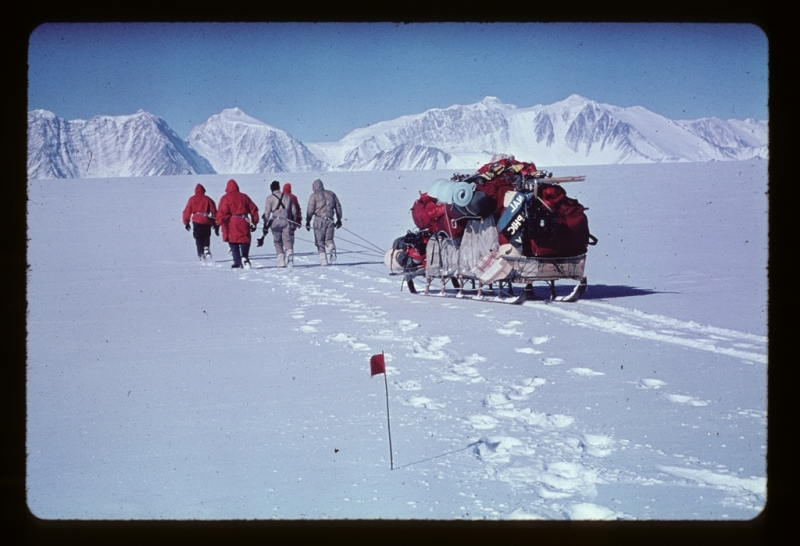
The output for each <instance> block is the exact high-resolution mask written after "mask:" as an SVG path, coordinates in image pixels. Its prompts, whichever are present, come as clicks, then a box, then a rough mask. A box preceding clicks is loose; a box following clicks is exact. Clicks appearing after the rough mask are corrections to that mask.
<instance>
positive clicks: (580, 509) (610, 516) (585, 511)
mask: <svg viewBox="0 0 800 546" xmlns="http://www.w3.org/2000/svg"><path fill="white" fill-rule="evenodd" d="M564 515H565V516H566V517H567V519H570V520H573V521H579V520H584V521H586V520H594V521H616V520H631V519H634V518H633V517H632V516H629V515H628V514H625V513H623V512H615V511H614V510H612V509H610V508H607V507H605V506H600V505H599V504H592V503H591V502H581V503H578V504H570V505H569V506H568V507H567V508H566V509H565V510H564Z"/></svg>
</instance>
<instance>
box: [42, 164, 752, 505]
mask: <svg viewBox="0 0 800 546" xmlns="http://www.w3.org/2000/svg"><path fill="white" fill-rule="evenodd" d="M747 165H749V164H739V165H736V164H725V165H720V164H717V165H700V166H698V165H694V166H693V168H694V169H695V170H698V169H699V170H700V173H701V177H703V178H706V179H709V180H711V181H712V182H713V181H715V180H721V179H730V178H731V176H732V173H735V172H737V171H738V169H747V168H750V169H755V170H754V171H752V172H751V174H750V178H751V179H755V180H758V176H765V173H763V172H761V171H758V170H757V169H756V168H755V167H748V166H747ZM668 167H669V169H667V168H666V167H665V166H659V165H655V166H648V168H649V170H647V169H643V170H639V169H642V168H640V167H637V168H636V169H633V170H632V169H631V168H630V167H626V168H622V167H606V168H596V173H597V176H596V178H599V179H600V180H628V178H626V176H627V175H628V174H630V173H631V172H635V173H637V174H638V173H650V178H649V179H641V180H639V179H637V180H636V185H637V187H638V189H639V193H638V194H636V198H637V199H638V200H644V201H646V202H651V201H654V200H655V199H656V198H658V197H660V193H661V192H662V191H665V190H664V187H663V185H658V184H655V183H654V182H652V183H649V182H648V180H650V181H652V180H656V181H660V180H665V179H666V180H669V177H670V176H672V174H673V173H674V169H675V166H668ZM545 168H546V167H545ZM687 172H690V171H687ZM759 173H760V174H759ZM559 174H560V173H559ZM379 176H380V177H379V178H376V175H375V174H374V173H340V174H338V175H337V176H334V174H330V175H326V176H323V177H322V178H323V180H324V181H325V184H326V188H329V189H333V190H334V191H335V192H336V193H337V194H338V195H339V197H340V199H341V200H342V203H343V207H344V216H345V224H344V227H345V228H347V229H349V230H350V231H349V232H348V231H345V230H338V231H337V241H338V246H339V261H338V263H337V265H336V266H333V267H326V268H321V267H319V265H318V261H317V257H316V253H315V251H314V249H313V246H312V244H311V243H310V239H311V234H309V233H308V232H306V231H305V230H299V231H298V232H297V237H298V241H297V244H296V253H297V254H296V259H295V267H294V268H293V269H292V270H288V269H277V268H276V267H275V263H276V262H275V253H274V249H273V248H272V246H271V236H268V237H267V239H266V241H265V246H264V247H262V248H260V249H258V248H256V247H255V245H254V247H253V249H252V252H251V261H252V264H253V268H252V269H251V270H244V271H241V270H240V271H233V270H231V269H230V267H229V266H230V259H229V257H228V256H227V254H226V252H225V250H226V249H225V248H224V247H223V245H222V244H221V242H220V239H219V238H216V237H212V248H211V250H212V252H213V254H214V258H213V260H212V262H210V263H207V264H205V265H201V264H198V262H197V260H196V257H195V255H194V245H193V240H192V239H191V235H189V234H188V233H186V232H185V231H184V230H183V228H182V226H181V225H180V220H179V215H180V212H181V210H182V208H183V205H184V204H185V200H186V199H188V197H189V196H190V195H191V193H192V190H193V188H194V184H196V183H197V181H202V183H203V184H204V185H206V188H207V190H208V194H209V195H210V196H211V197H213V198H214V199H215V200H217V201H218V197H219V196H218V195H217V194H218V193H219V188H221V187H223V186H224V183H225V181H226V180H227V178H224V177H197V176H195V177H191V176H187V177H176V178H174V179H173V178H162V179H157V178H143V179H133V180H97V179H95V180H75V181H32V182H31V184H30V187H29V196H30V199H31V202H30V204H29V207H30V212H31V214H35V215H36V217H45V218H47V217H53V216H58V217H59V218H62V221H63V225H66V226H69V229H65V230H57V231H56V230H50V229H48V226H47V223H46V222H44V223H42V222H32V223H30V226H31V227H30V230H29V237H31V244H30V247H29V255H28V261H29V263H30V264H31V270H30V276H29V302H30V303H29V305H30V311H29V317H28V329H29V339H28V352H29V357H28V358H29V359H28V445H27V451H28V453H29V458H28V476H27V484H26V485H27V488H28V503H29V506H30V508H31V510H32V511H33V513H34V514H35V515H37V516H39V517H42V518H46V519H65V518H69V519H71V518H77V519H98V518H110V519H129V518H145V519H175V518H177V519H193V518H199V519H220V518H221V519H239V518H244V519H251V518H255V519H269V518H279V519H304V518H308V519H325V518H337V519H339V518H367V519H375V518H404V519H406V518H410V519H428V518H432V519H749V518H752V517H755V516H757V515H758V513H759V511H760V510H761V509H762V508H763V506H764V503H765V501H766V464H765V455H766V369H767V368H766V356H765V355H766V340H767V338H766V326H765V322H763V321H764V320H765V319H764V315H763V314H761V313H760V309H761V308H762V307H763V306H764V305H765V301H762V300H761V298H762V297H764V295H765V293H766V291H765V279H759V278H758V277H757V276H755V275H745V278H740V276H739V274H738V273H742V274H745V273H747V272H748V269H747V268H752V271H758V270H759V268H758V267H757V266H758V264H755V265H752V264H747V263H745V261H744V260H742V253H745V252H749V250H748V248H747V247H746V245H753V246H755V247H756V248H761V246H760V245H765V244H766V234H765V231H762V227H761V224H757V225H755V226H749V227H746V226H741V225H740V226H737V227H735V229H734V228H731V229H733V230H734V233H733V235H731V232H730V231H728V232H727V235H726V236H731V237H734V236H739V235H741V236H746V237H747V238H748V239H747V240H748V241H750V242H749V243H747V244H744V243H741V244H739V243H736V244H734V243H730V244H728V243H724V244H723V243H722V242H721V241H722V239H720V238H717V239H713V238H712V240H710V241H706V242H703V241H699V242H694V243H692V245H688V244H687V243H686V239H685V237H686V235H687V234H689V233H696V232H697V230H698V228H699V227H704V226H706V224H708V225H710V226H715V225H717V224H718V223H721V222H725V221H726V220H725V219H726V218H727V216H728V215H729V214H730V212H731V211H730V210H729V209H728V208H726V209H714V210H708V211H706V212H707V213H708V216H707V217H703V218H700V217H696V218H695V220H694V224H693V225H684V224H681V223H680V222H679V223H678V224H679V229H677V232H676V235H675V236H676V237H678V238H681V239H682V241H681V242H680V245H682V247H683V248H684V252H685V253H686V255H680V256H673V255H672V254H669V255H667V254H659V253H655V252H652V241H653V240H660V241H661V243H662V244H663V246H664V247H665V248H666V250H671V247H670V245H673V244H675V243H672V242H671V241H669V240H667V239H666V238H665V235H664V222H671V221H672V219H674V218H676V217H678V216H680V215H682V214H683V213H682V212H681V210H680V207H681V204H680V202H679V201H677V200H673V201H667V200H662V203H663V206H664V207H665V210H663V211H662V212H661V213H660V215H651V216H650V217H649V219H648V221H649V222H652V223H653V225H652V226H650V227H649V228H647V229H648V230H649V232H650V234H651V235H652V237H651V238H650V239H648V238H647V237H644V236H643V234H642V233H640V232H639V231H636V230H633V231H632V232H630V233H629V232H625V233H624V234H620V233H619V229H620V228H619V226H617V225H616V224H618V223H619V224H625V221H626V219H625V218H624V217H619V216H616V217H614V214H616V215H620V214H623V212H624V211H623V209H624V208H625V207H623V206H621V205H614V206H612V205H610V204H608V203H606V204H603V203H602V202H601V203H597V201H602V200H601V198H600V195H601V193H600V190H599V189H598V188H596V187H595V186H593V185H590V183H589V182H587V183H585V185H584V186H580V189H579V187H578V186H570V187H568V188H567V190H568V192H569V193H570V195H575V196H577V197H578V199H579V200H581V202H582V203H584V204H586V205H587V206H590V211H589V220H590V227H591V228H592V232H593V233H594V234H595V235H597V236H598V238H599V239H600V244H599V245H598V246H597V247H595V248H592V249H590V252H589V259H588V260H587V275H588V277H589V290H588V291H587V293H586V295H585V296H584V298H583V299H581V300H580V301H579V302H577V303H574V304H550V303H546V302H544V301H528V302H525V303H524V304H523V305H519V306H507V305H498V304H492V303H481V302H472V301H459V300H454V299H436V298H430V297H420V296H414V295H412V294H409V293H408V291H407V290H402V291H401V282H400V279H399V278H397V277H390V276H388V275H387V272H386V271H385V266H384V265H383V261H382V255H381V253H380V252H378V251H377V250H376V249H374V248H370V243H375V244H377V246H378V247H387V246H388V245H389V244H390V243H391V241H392V240H393V239H394V238H395V237H397V236H400V235H402V234H404V233H405V231H406V230H407V229H411V228H412V226H413V224H412V223H411V221H410V214H409V213H408V209H409V208H410V206H411V203H412V202H413V199H414V197H415V195H417V192H418V191H419V190H424V189H425V188H427V187H428V186H429V185H430V180H434V179H436V178H437V175H436V174H435V173H434V174H432V173H381V174H380V175H379ZM661 177H663V178H661ZM223 178H224V179H223ZM314 178H316V175H313V174H311V175H291V176H285V177H284V176H282V177H281V178H280V180H281V181H288V182H291V183H292V185H293V189H294V190H295V193H297V194H298V195H299V196H300V201H301V205H305V203H304V200H305V199H307V195H308V194H307V191H308V190H307V188H306V186H309V187H310V182H311V181H312V180H313V179H314ZM236 179H237V181H239V182H240V186H241V187H242V189H243V191H245V192H246V193H249V194H250V195H251V197H253V199H254V200H255V201H256V203H257V204H258V205H259V208H261V206H263V199H264V197H265V196H266V187H267V186H268V184H269V181H270V180H271V178H264V179H263V180H261V179H259V178H257V177H255V176H251V177H249V178H248V177H236ZM587 180H589V179H588V178H587ZM592 184H594V183H593V182H592ZM654 186H655V187H654ZM573 188H574V189H573ZM704 188H705V189H704V191H705V192H706V193H705V194H704V199H706V200H708V199H712V200H713V199H716V198H717V196H718V195H719V186H716V185H714V184H708V185H707V186H705V187H704ZM737 188H739V193H736V194H735V195H733V196H730V195H728V194H727V193H725V194H724V198H725V199H727V200H728V202H729V206H730V207H733V206H735V207H737V208H736V211H739V212H740V214H739V216H740V217H741V216H742V214H744V213H746V212H747V211H749V210H750V207H753V206H756V207H757V206H758V203H757V202H754V200H753V192H750V191H749V188H748V187H747V186H737ZM696 191H700V190H696ZM621 193H622V194H625V192H621ZM755 193H756V194H757V193H758V192H755ZM602 195H604V197H603V198H604V199H609V198H608V196H607V195H606V194H602ZM617 198H621V197H619V196H617ZM701 201H703V199H699V200H698V199H694V202H698V203H699V202H701ZM132 203H135V204H136V205H135V206H133V205H132ZM606 205H607V206H606ZM670 207H672V208H670ZM304 208H305V207H304ZM609 208H611V209H613V213H614V214H609V216H606V214H607V213H606V211H607V210H608V209H609ZM86 210H96V211H102V213H98V215H91V214H89V215H87V214H86V213H85V211H86ZM715 214H716V215H715ZM99 215H102V218H104V219H105V218H108V219H110V220H109V221H108V223H107V226H106V227H107V230H106V231H100V232H98V225H106V224H100V219H99ZM691 218H692V216H691V215H686V216H685V217H683V219H682V221H688V220H689V219H691ZM595 219H597V220H595ZM701 220H702V221H701ZM636 221H640V220H638V217H632V218H631V223H635V222H636ZM640 227H641V226H640ZM642 229H643V228H642ZM714 229H715V228H713V227H711V228H708V229H705V230H704V231H703V233H706V234H710V235H708V236H709V237H711V236H712V235H713V232H714ZM748 229H749V230H750V232H747V233H746V231H747V230H748ZM356 235H358V236H360V237H362V238H363V239H365V240H366V241H365V240H362V239H360V238H359V237H357V236H356ZM615 239H621V240H622V241H621V242H619V241H615ZM726 240H727V239H726ZM726 245H727V246H726ZM720 246H726V248H727V249H728V251H727V252H723V251H722V250H720V249H719V248H718V247H720ZM760 252H761V251H757V252H756V254H755V256H758V255H760V254H759V253H760ZM709 255H710V256H711V257H712V258H713V263H711V264H709V263H708V260H707V259H706V257H707V256H709ZM746 255H747V254H746ZM753 261H755V262H757V261H758V259H757V258H753ZM685 264H692V265H693V267H692V268H686V267H684V265H685ZM763 265H764V263H763V262H762V263H761V266H762V267H763ZM734 268H738V269H737V270H736V271H737V272H738V273H737V272H734ZM719 271H723V272H725V274H724V275H722V276H721V277H720V276H719V275H718V274H717V272H719ZM637 273H639V275H638V276H637ZM665 274H666V275H669V276H668V277H664V276H663V275H665ZM665 278H666V279H669V280H667V281H665V282H664V284H661V282H662V281H663V280H664V279H665ZM651 281H656V282H653V283H651ZM537 291H538V289H537ZM728 292H731V293H735V294H736V298H735V299H734V298H719V299H718V301H716V305H715V306H709V305H707V304H706V303H707V302H708V301H710V300H711V299H713V298H714V297H717V296H719V295H720V294H726V293H728ZM380 352H384V353H385V356H386V364H387V366H386V367H387V377H386V379H387V381H388V390H389V406H390V408H389V409H390V416H391V427H392V429H391V431H392V444H393V453H392V458H393V465H394V470H390V468H389V467H390V461H389V459H390V457H389V444H388V435H387V419H386V398H385V390H384V381H383V377H381V376H375V377H372V378H370V376H369V363H368V362H369V357H370V356H371V355H372V354H375V353H380Z"/></svg>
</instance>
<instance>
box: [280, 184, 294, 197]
mask: <svg viewBox="0 0 800 546" xmlns="http://www.w3.org/2000/svg"><path fill="white" fill-rule="evenodd" d="M281 191H282V192H283V193H285V194H287V195H291V194H292V185H291V184H289V183H288V182H287V183H286V184H284V185H283V189H282V190H281Z"/></svg>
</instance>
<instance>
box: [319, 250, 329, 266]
mask: <svg viewBox="0 0 800 546" xmlns="http://www.w3.org/2000/svg"><path fill="white" fill-rule="evenodd" d="M319 265H328V259H327V258H326V257H325V253H324V252H320V253H319Z"/></svg>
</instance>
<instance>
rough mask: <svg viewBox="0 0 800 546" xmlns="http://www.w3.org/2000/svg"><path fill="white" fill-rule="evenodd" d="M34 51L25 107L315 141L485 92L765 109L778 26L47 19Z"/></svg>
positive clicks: (691, 115)
mask: <svg viewBox="0 0 800 546" xmlns="http://www.w3.org/2000/svg"><path fill="white" fill-rule="evenodd" d="M28 63H29V72H28V110H34V109H39V108H41V109H45V110H49V111H51V112H53V113H54V114H56V115H57V116H59V117H62V118H65V119H89V118H91V117H93V116H96V115H125V114H132V113H134V112H136V111H137V110H139V109H142V110H145V111H147V112H150V113H152V114H154V115H157V116H159V117H161V118H163V119H164V120H166V121H167V123H168V124H169V125H170V127H172V128H173V129H174V130H175V131H176V132H177V133H178V135H180V136H181V137H183V138H185V137H186V136H187V135H188V133H189V131H190V130H191V129H192V127H194V126H196V125H198V124H200V123H202V122H204V121H205V120H207V119H208V118H209V117H210V116H212V115H214V114H217V113H219V112H221V111H222V110H223V109H225V108H232V107H239V108H241V109H242V110H243V111H244V112H245V113H247V114H248V115H250V116H252V117H255V118H257V119H260V120H261V121H263V122H265V123H268V124H270V125H272V126H275V127H277V128H279V129H283V130H285V131H288V132H289V133H291V134H292V135H293V136H294V137H295V138H298V139H299V140H301V141H304V142H317V141H335V140H339V139H340V138H342V137H343V136H344V135H346V134H347V133H348V132H350V131H351V130H353V129H356V128H358V127H365V126H367V125H370V124H373V123H377V122H379V121H384V120H388V119H393V118H396V117H399V116H402V115H408V114H417V113H421V112H424V111H425V110H428V109H430V108H446V107H448V106H452V105H454V104H472V103H475V102H478V101H480V100H481V99H483V98H484V97H485V96H495V97H498V98H499V99H500V100H501V101H503V102H505V103H510V104H515V105H517V106H519V107H527V106H533V105H535V104H551V103H553V102H556V101H559V100H562V99H564V98H566V97H567V96H569V95H571V94H573V93H577V94H580V95H583V96H585V97H587V98H590V99H593V100H596V101H598V102H604V103H609V104H613V105H615V106H622V107H628V106H637V105H638V106H643V107H645V108H647V109H649V110H651V111H653V112H656V113H658V114H661V115H663V116H666V117H668V118H671V119H697V118H701V117H711V116H717V117H720V118H722V119H732V118H735V119H745V118H747V117H754V118H757V119H762V120H763V119H767V116H768V108H767V101H768V94H769V91H768V43H767V37H766V35H765V34H764V33H763V32H762V31H761V29H759V28H758V27H757V26H754V25H748V24H648V23H643V24H633V23H624V24H600V23H595V24H593V23H588V24H560V23H559V24H557V23H542V24H533V23H523V24H513V23H511V24H500V23H491V24H478V23H470V24H461V23H453V24H440V23H429V24H425V23H422V24H399V25H398V24H390V23H366V24H331V23H324V24H314V23H298V24H279V23H270V24H253V23H232V24H229V23H220V24H208V23H203V24H177V23H176V24H169V23H166V24H155V23H142V24H45V25H42V26H39V27H37V28H36V29H35V30H34V31H33V33H32V34H31V36H30V41H29V50H28Z"/></svg>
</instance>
